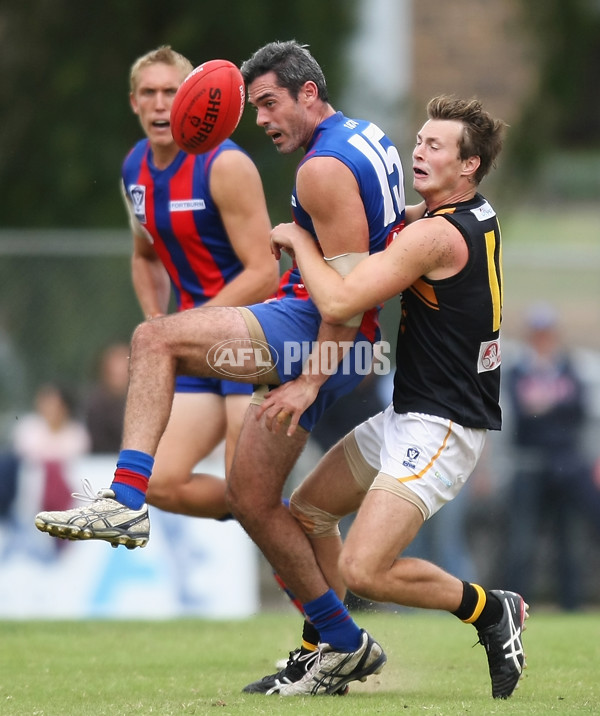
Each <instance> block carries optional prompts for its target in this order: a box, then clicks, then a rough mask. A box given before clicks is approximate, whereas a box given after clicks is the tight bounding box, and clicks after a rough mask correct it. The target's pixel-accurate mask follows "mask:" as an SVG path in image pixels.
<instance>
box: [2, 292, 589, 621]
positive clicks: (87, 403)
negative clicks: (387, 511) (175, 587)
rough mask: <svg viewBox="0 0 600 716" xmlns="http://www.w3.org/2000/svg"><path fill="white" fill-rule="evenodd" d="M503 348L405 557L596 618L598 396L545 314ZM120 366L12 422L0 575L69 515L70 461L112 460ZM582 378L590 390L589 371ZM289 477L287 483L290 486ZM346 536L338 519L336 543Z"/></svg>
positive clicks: (318, 433) (331, 431)
mask: <svg viewBox="0 0 600 716" xmlns="http://www.w3.org/2000/svg"><path fill="white" fill-rule="evenodd" d="M504 349H505V354H504V355H503V371H504V372H503V388H502V402H503V411H504V429H503V430H502V432H500V433H491V434H490V436H489V438H488V444H487V447H486V452H485V454H484V457H483V459H482V460H481V461H480V464H479V466H478V467H477V469H476V472H475V473H474V474H473V475H472V476H471V478H470V479H469V481H468V482H467V485H466V487H465V488H464V489H463V491H462V493H461V494H460V496H459V498H457V499H455V500H454V501H453V502H452V503H450V504H449V505H447V506H446V507H445V509H444V510H441V511H440V512H439V513H438V514H436V515H435V516H434V517H433V518H432V519H431V520H429V521H428V523H427V524H426V525H425V527H424V528H423V530H422V531H421V534H420V535H419V538H418V539H417V541H416V542H415V543H414V544H413V545H411V548H410V551H409V552H408V554H410V555H414V556H417V555H418V556H420V557H424V558H427V559H431V560H432V561H434V562H436V563H437V564H439V565H440V566H442V567H443V568H445V569H447V570H448V571H450V572H452V573H458V574H461V575H464V578H465V579H468V580H470V581H479V582H480V583H483V584H487V585H489V586H490V587H492V588H493V587H495V586H496V585H497V584H506V585H510V588H511V589H514V590H516V591H518V592H520V593H522V594H523V595H524V596H525V598H526V599H527V600H528V601H529V602H530V604H544V605H550V606H555V607H557V608H560V609H563V610H569V611H572V610H577V609H580V608H582V607H585V606H588V605H597V603H598V602H599V601H600V583H599V581H598V576H597V575H598V574H599V573H600V572H599V570H598V569H597V567H598V566H600V549H599V545H600V540H598V536H599V534H598V533H599V531H600V457H599V456H600V449H598V448H597V444H596V442H595V441H594V439H593V438H592V439H590V435H591V433H592V432H593V431H595V429H596V427H597V426H596V424H595V423H594V421H597V420H598V416H599V415H600V410H599V406H598V405H594V404H593V402H594V400H597V395H598V385H594V386H591V385H590V380H589V377H590V376H589V374H586V371H584V370H582V369H581V365H580V361H579V360H578V359H577V357H576V355H575V352H574V351H572V350H571V349H570V347H569V346H567V345H565V344H564V342H563V338H562V332H561V325H560V317H559V315H558V314H557V312H556V310H555V309H554V308H553V307H552V306H550V305H541V304H540V305H534V306H532V307H531V308H530V310H529V311H528V313H527V314H526V315H525V316H524V321H523V335H522V336H521V339H520V340H518V341H513V342H510V343H509V344H508V345H507V346H505V347H504ZM128 356H129V346H128V345H127V344H124V343H114V344H111V345H108V346H107V347H106V348H105V349H104V350H103V351H101V353H100V354H99V355H98V360H97V365H96V367H95V372H94V375H93V376H91V377H90V382H89V385H87V386H86V387H85V389H84V390H83V391H82V392H81V393H79V394H78V393H74V392H73V391H72V389H71V388H70V387H67V386H63V385H61V384H59V383H45V384H43V385H40V386H39V387H38V389H37V391H36V394H35V398H34V400H33V404H32V406H31V409H30V410H29V411H26V412H25V413H24V414H23V415H20V416H18V419H16V420H15V421H14V425H13V426H12V429H11V430H10V435H8V436H6V438H7V439H5V440H4V444H5V445H6V447H5V448H4V449H3V450H2V451H1V452H0V564H1V562H2V560H3V559H5V558H7V557H8V556H9V554H10V550H11V545H14V544H16V541H15V539H14V536H15V534H18V533H19V532H21V533H22V532H23V531H26V532H27V531H32V530H33V531H35V530H34V527H33V516H34V515H35V514H36V513H37V512H38V511H40V510H43V509H50V510H55V509H65V508H67V507H70V506H72V504H73V497H72V492H73V491H74V490H77V489H78V486H77V485H74V484H73V481H72V478H71V477H70V466H71V465H72V464H73V461H75V460H77V459H78V458H80V457H81V456H84V455H86V456H89V455H103V454H104V455H109V454H111V455H112V454H116V453H117V452H118V450H119V446H120V439H121V426H122V421H123V413H124V407H125V397H126V391H127V381H128V360H129V359H128ZM595 371H596V372H595V377H596V382H598V381H600V377H598V376H599V374H600V365H599V366H596V368H595ZM588 373H589V371H588ZM391 377H392V376H390V375H387V376H378V375H375V374H374V373H372V374H370V375H368V376H366V377H365V379H364V381H363V382H362V383H361V385H360V386H359V387H358V388H357V389H356V390H355V392H354V393H353V394H352V395H350V396H346V397H345V398H342V399H341V400H339V401H338V402H337V403H336V404H335V405H334V406H332V407H331V408H330V410H329V412H328V414H327V416H326V418H325V419H324V420H322V421H321V423H320V424H319V425H318V426H317V428H316V429H315V431H314V433H313V434H312V436H311V439H310V443H309V449H308V450H307V451H306V455H305V459H304V462H302V463H301V465H300V467H299V469H300V470H304V469H308V468H309V467H310V465H308V464H307V461H311V460H314V459H316V458H317V456H318V455H320V454H321V453H322V452H324V451H325V450H327V449H328V448H329V447H330V446H331V445H333V444H334V443H335V442H336V441H337V440H338V439H339V438H340V437H342V436H343V435H344V434H345V433H346V432H348V431H349V430H350V429H351V428H352V427H354V426H355V425H356V424H358V423H359V422H360V421H362V420H363V419H365V418H366V417H368V416H370V415H373V414H375V413H376V412H378V411H379V410H381V409H383V408H384V407H385V405H386V404H387V403H388V402H389V400H390V398H391V393H392V381H391ZM595 396H596V397H595ZM300 477H301V475H299V474H297V475H296V476H294V474H292V476H291V477H290V485H292V483H293V482H294V480H295V479H298V478H300ZM107 479H108V478H107ZM290 489H291V487H290ZM350 524H351V518H349V519H348V518H347V519H346V520H344V522H343V523H342V533H344V532H345V530H347V528H348V527H349V525H350ZM46 542H47V543H48V550H52V551H53V553H54V554H55V555H58V554H59V553H60V551H61V549H62V548H63V547H64V543H63V542H62V541H61V540H46ZM47 557H48V552H46V553H45V554H44V558H47ZM348 601H349V605H350V606H351V607H352V608H356V609H360V608H372V607H374V606H375V605H371V604H366V603H365V602H363V601H362V600H360V599H358V598H355V597H354V596H353V595H349V599H348Z"/></svg>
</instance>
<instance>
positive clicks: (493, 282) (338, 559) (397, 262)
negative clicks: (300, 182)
mask: <svg viewBox="0 0 600 716" xmlns="http://www.w3.org/2000/svg"><path fill="white" fill-rule="evenodd" d="M427 112H428V120H427V121H426V122H425V124H424V125H423V127H422V128H421V130H420V131H419V133H418V134H417V143H416V147H415V149H414V152H413V185H414V188H415V189H416V191H418V192H419V194H421V196H422V197H423V198H424V199H425V204H426V207H427V212H426V214H425V217H424V218H422V219H420V220H418V221H416V222H415V223H411V224H410V225H409V226H407V227H406V229H404V230H403V231H402V232H401V233H400V234H399V235H398V236H397V237H396V239H395V240H394V241H393V242H392V243H391V244H390V246H389V247H388V248H387V249H386V250H385V251H384V252H382V253H378V254H375V255H372V256H369V257H368V258H366V259H365V260H364V261H363V262H361V263H360V264H359V265H358V266H356V267H355V268H354V269H353V270H352V271H350V272H349V273H348V274H347V275H346V276H345V277H344V276H340V275H339V274H338V273H336V272H335V271H333V270H332V269H331V267H330V266H328V265H327V263H326V262H325V261H323V257H322V256H321V253H320V252H319V251H318V249H317V247H316V246H315V245H314V242H313V240H312V237H311V236H310V234H309V233H308V232H306V231H304V230H303V229H301V228H300V227H298V225H296V224H287V225H282V226H279V227H277V228H276V229H274V230H273V232H272V241H273V243H274V245H275V247H276V251H277V252H278V251H279V250H280V249H281V247H284V248H285V249H286V250H289V251H291V252H293V255H294V256H295V259H296V261H297V262H298V265H299V267H300V271H301V272H302V277H303V279H304V281H305V283H306V286H307V288H308V291H309V294H310V296H311V298H312V299H313V300H314V301H315V303H316V304H317V306H318V308H319V310H320V311H321V314H322V316H323V320H326V321H328V322H330V323H332V324H335V323H337V322H339V323H343V322H344V321H346V320H347V319H348V318H349V317H350V316H353V315H355V314H356V313H359V312H361V311H366V310H368V309H369V308H370V307H371V306H374V305H378V304H380V303H382V302H383V301H386V300H388V299H390V298H393V297H394V296H397V295H399V294H400V295H401V300H402V313H401V321H400V326H399V331H398V346H397V354H396V366H397V370H396V374H395V380H394V395H393V401H392V403H391V404H390V405H389V406H388V407H387V409H386V410H385V411H383V412H381V413H379V414H378V415H376V416H374V417H373V418H370V419H369V420H367V421H366V422H364V423H362V424H361V425H359V426H358V427H357V428H355V429H354V430H353V431H352V432H351V433H350V434H349V435H347V436H346V437H345V438H343V439H342V440H341V441H340V442H339V443H338V444H337V445H336V446H334V447H333V448H332V449H331V450H330V451H329V452H328V453H327V454H326V456H325V457H324V458H323V460H322V461H321V462H320V463H319V465H318V466H317V467H316V468H315V470H314V471H313V473H312V474H311V475H310V476H309V477H308V478H307V479H306V480H305V481H304V482H303V483H302V484H301V485H300V487H299V488H298V489H297V490H296V491H295V492H294V494H293V495H292V498H291V500H290V511H291V513H292V514H293V515H295V516H296V517H297V519H298V521H299V522H300V523H301V524H302V525H303V527H304V529H305V530H306V533H307V534H308V535H309V536H310V538H311V540H312V543H313V547H314V550H315V554H316V555H317V559H318V562H319V564H320V566H321V568H322V570H323V572H324V574H326V575H327V577H328V579H329V582H330V583H331V584H336V583H337V582H338V580H339V578H340V572H341V577H342V578H343V581H344V583H345V584H346V585H347V586H348V588H349V589H351V590H352V592H354V593H355V594H357V595H359V596H361V597H364V598H366V599H370V600H374V601H377V602H393V603H396V604H401V605H403V606H409V607H421V608H424V609H440V610H445V611H448V612H451V613H452V614H454V615H456V616H457V617H458V618H459V619H461V620H462V621H464V622H466V623H468V624H473V625H474V626H475V628H476V629H477V632H478V635H479V641H480V642H481V644H483V645H484V647H485V649H486V652H487V657H488V663H489V671H490V676H491V680H492V695H493V697H494V698H507V697H508V696H510V695H511V694H512V693H513V691H514V689H515V688H516V687H517V685H518V682H519V679H520V678H521V676H522V670H523V667H524V665H525V655H524V652H523V643H522V630H523V627H524V622H525V619H526V618H527V616H528V614H527V604H525V602H524V600H523V598H522V597H521V596H520V595H519V594H516V593H515V592H509V591H503V590H485V589H483V588H482V587H480V586H479V585H476V584H470V583H468V582H465V581H462V580H461V579H459V578H457V577H454V576H452V575H450V574H448V573H447V572H444V571H443V570H442V569H440V568H439V567H437V566H435V565H434V564H432V563H430V562H427V561H425V560H421V559H414V558H408V557H405V558H403V557H402V556H399V555H402V552H403V551H404V550H405V549H406V547H407V546H408V545H409V544H410V543H411V542H412V540H413V539H414V537H415V536H416V534H417V533H418V531H419V530H420V528H421V527H422V525H423V523H424V521H425V520H427V519H429V518H430V517H431V516H432V515H433V514H435V513H436V512H437V511H438V510H439V509H440V508H441V507H443V505H444V504H445V503H446V502H448V501H449V500H452V499H453V498H454V497H455V496H456V495H457V494H458V492H459V491H460V489H461V488H462V487H463V485H464V484H465V482H466V480H467V479H468V477H469V475H470V474H471V472H472V470H473V469H474V467H475V465H476V463H477V461H478V459H479V456H480V455H481V452H482V450H483V446H484V443H485V439H486V435H487V432H488V430H499V429H500V427H501V410H500V405H499V391H500V363H501V356H500V323H501V313H502V289H503V286H502V268H501V244H500V228H499V225H498V219H497V217H496V212H495V211H494V209H493V208H492V206H491V205H490V204H489V203H488V201H487V200H486V199H485V198H484V197H483V196H481V195H480V194H479V193H478V192H477V187H478V185H479V183H480V181H481V179H482V178H483V177H484V176H485V175H486V174H487V172H488V171H489V170H490V168H491V167H492V166H493V164H494V161H495V159H496V157H497V155H498V153H499V151H500V149H501V147H502V135H503V129H504V123H503V122H502V121H500V120H496V119H493V118H492V117H491V116H490V115H489V114H488V113H487V112H485V111H484V110H483V108H482V106H481V104H480V102H479V101H477V100H470V101H466V100H460V99H454V98H449V97H437V98H434V99H433V100H431V102H430V103H429V105H428V108H427ZM282 411H283V412H284V413H285V415H286V416H288V415H290V414H291V415H292V424H291V425H290V426H289V428H288V434H291V435H293V432H294V421H295V419H296V418H297V416H298V415H299V414H300V413H301V411H302V406H301V404H299V405H298V406H294V405H292V404H291V403H290V401H289V399H288V396H286V395H279V391H278V390H275V391H273V392H272V393H271V394H270V395H269V396H268V397H267V399H266V400H265V402H264V404H263V407H262V412H263V418H266V419H267V423H268V424H269V425H271V426H272V427H273V429H274V430H277V429H278V426H279V422H278V421H277V418H278V416H279V415H280V414H281V412H282ZM355 510H358V514H357V517H356V519H355V521H354V523H353V525H352V527H351V529H350V531H349V534H348V536H347V537H346V540H345V542H344V545H343V546H342V545H341V542H340V540H339V537H338V536H337V535H336V534H335V529H336V527H337V523H338V521H339V519H340V516H341V515H345V514H349V513H351V512H354V511H355ZM321 648H322V649H323V653H325V654H326V647H325V648H323V647H321ZM322 678H324V671H323V667H322V666H321V665H320V662H319V660H317V662H316V663H315V665H314V666H313V667H312V668H311V670H310V671H309V672H308V673H307V674H306V675H305V676H304V677H303V678H302V679H300V680H299V681H296V682H295V683H293V684H288V685H286V686H285V687H283V688H282V690H281V691H282V693H284V694H309V693H312V692H313V690H314V689H315V688H317V686H316V685H317V684H318V683H319V681H320V680H321V679H322Z"/></svg>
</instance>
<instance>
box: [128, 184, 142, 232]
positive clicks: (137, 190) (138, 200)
mask: <svg viewBox="0 0 600 716" xmlns="http://www.w3.org/2000/svg"><path fill="white" fill-rule="evenodd" d="M129 196H130V197H131V201H132V202H133V213H134V214H135V218H136V219H137V220H138V221H139V222H140V224H145V223H146V187H145V186H144V185H143V184H131V185H130V187H129Z"/></svg>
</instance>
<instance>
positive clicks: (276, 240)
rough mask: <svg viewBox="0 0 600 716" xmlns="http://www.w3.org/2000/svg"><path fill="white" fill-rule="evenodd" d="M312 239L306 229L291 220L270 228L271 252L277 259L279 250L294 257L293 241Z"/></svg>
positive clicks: (279, 256) (279, 255)
mask: <svg viewBox="0 0 600 716" xmlns="http://www.w3.org/2000/svg"><path fill="white" fill-rule="evenodd" d="M306 240H309V241H314V239H313V237H312V236H311V234H309V233H308V231H305V230H304V229H302V228H301V227H300V226H298V224H296V223H294V222H293V221H291V222H289V223H287V224H277V226H275V227H274V228H273V229H272V230H271V252H272V253H273V256H275V258H276V259H277V260H279V259H280V258H281V252H282V251H284V252H285V253H286V254H288V255H289V256H291V257H292V259H293V258H294V241H306Z"/></svg>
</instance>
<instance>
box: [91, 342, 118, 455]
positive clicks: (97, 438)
mask: <svg viewBox="0 0 600 716" xmlns="http://www.w3.org/2000/svg"><path fill="white" fill-rule="evenodd" d="M128 383H129V345H128V344H127V343H112V344H111V345H109V346H107V347H106V348H105V349H104V350H103V351H102V352H101V354H100V357H99V365H98V376H97V382H96V384H95V385H94V386H93V387H92V389H91V391H90V394H89V396H88V399H87V403H86V410H85V421H86V424H87V428H88V430H89V433H90V438H91V452H92V453H103V454H107V453H118V452H119V450H120V448H121V432H122V429H123V416H124V414H125V398H126V397H127V385H128Z"/></svg>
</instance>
